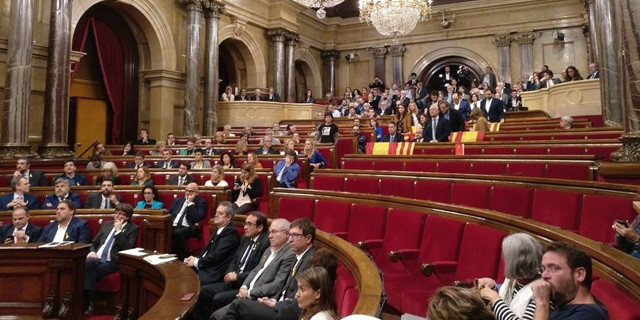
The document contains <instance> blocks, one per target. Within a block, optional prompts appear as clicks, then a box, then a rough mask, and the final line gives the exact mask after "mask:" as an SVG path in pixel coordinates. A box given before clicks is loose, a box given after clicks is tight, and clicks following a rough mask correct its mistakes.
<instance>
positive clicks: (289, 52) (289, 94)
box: [283, 33, 299, 102]
mask: <svg viewBox="0 0 640 320" xmlns="http://www.w3.org/2000/svg"><path fill="white" fill-rule="evenodd" d="M285 39H286V42H285V52H284V64H285V72H284V74H285V83H286V87H285V92H286V94H285V96H284V99H283V101H286V102H296V57H295V54H296V52H295V51H296V43H297V42H298V39H299V37H298V35H297V34H295V33H287V35H286V36H285Z"/></svg>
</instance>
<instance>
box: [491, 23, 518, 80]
mask: <svg viewBox="0 0 640 320" xmlns="http://www.w3.org/2000/svg"><path fill="white" fill-rule="evenodd" d="M511 41H513V36H512V35H509V34H504V35H495V36H494V37H493V43H495V44H496V46H497V47H498V70H496V73H497V74H498V81H501V80H500V79H504V80H505V81H506V82H509V83H511V59H510V58H509V48H510V46H511Z"/></svg>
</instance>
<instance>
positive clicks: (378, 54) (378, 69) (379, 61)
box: [368, 47, 388, 81]
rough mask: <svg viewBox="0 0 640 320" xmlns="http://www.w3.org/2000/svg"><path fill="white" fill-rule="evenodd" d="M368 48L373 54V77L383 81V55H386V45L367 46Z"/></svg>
mask: <svg viewBox="0 0 640 320" xmlns="http://www.w3.org/2000/svg"><path fill="white" fill-rule="evenodd" d="M368 50H369V52H371V54H372V55H373V70H374V73H375V75H374V77H378V78H380V80H382V81H385V75H386V74H385V70H384V57H385V56H386V55H387V51H388V50H387V47H377V48H368Z"/></svg>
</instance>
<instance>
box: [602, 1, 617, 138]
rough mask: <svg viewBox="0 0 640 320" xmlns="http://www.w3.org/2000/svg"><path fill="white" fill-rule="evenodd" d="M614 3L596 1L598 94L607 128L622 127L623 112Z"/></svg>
mask: <svg viewBox="0 0 640 320" xmlns="http://www.w3.org/2000/svg"><path fill="white" fill-rule="evenodd" d="M614 2H616V1H611V0H595V7H596V25H597V27H596V30H595V31H596V32H597V33H598V36H597V37H598V38H599V39H600V40H599V41H598V42H597V43H596V45H597V47H598V49H597V51H598V52H599V53H600V59H599V60H598V64H599V65H600V84H601V86H600V93H601V96H602V118H603V120H604V123H605V125H606V126H622V125H623V121H622V119H623V112H622V108H621V107H620V105H621V103H622V101H621V99H620V98H621V96H620V89H621V83H620V81H621V80H622V79H621V78H620V70H621V68H622V66H621V65H620V61H619V60H618V58H619V57H618V53H619V50H620V41H619V39H620V34H619V33H617V32H616V29H617V27H616V24H617V23H618V21H619V20H618V19H620V17H618V16H616V14H615V13H614V8H613V7H614Z"/></svg>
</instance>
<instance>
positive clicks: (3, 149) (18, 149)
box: [0, 0, 35, 158]
mask: <svg viewBox="0 0 640 320" xmlns="http://www.w3.org/2000/svg"><path fill="white" fill-rule="evenodd" d="M33 5H34V1H33V0H12V1H11V13H10V19H11V21H10V23H9V25H10V26H11V28H10V30H9V43H8V46H7V64H6V68H7V69H6V75H5V82H4V83H5V85H4V100H3V101H2V112H1V114H2V131H1V132H0V133H1V134H0V157H2V158H13V157H23V156H27V157H32V156H34V155H35V154H34V153H32V152H31V149H30V148H29V101H30V98H31V52H32V50H33Z"/></svg>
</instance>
